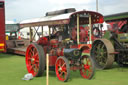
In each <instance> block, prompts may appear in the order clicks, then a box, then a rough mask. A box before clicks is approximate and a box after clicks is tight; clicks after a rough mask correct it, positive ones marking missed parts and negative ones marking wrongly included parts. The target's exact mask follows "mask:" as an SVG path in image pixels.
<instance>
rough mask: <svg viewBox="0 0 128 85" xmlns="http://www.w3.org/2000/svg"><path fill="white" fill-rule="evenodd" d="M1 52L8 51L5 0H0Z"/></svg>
mask: <svg viewBox="0 0 128 85" xmlns="http://www.w3.org/2000/svg"><path fill="white" fill-rule="evenodd" d="M0 52H6V42H5V7H4V0H0Z"/></svg>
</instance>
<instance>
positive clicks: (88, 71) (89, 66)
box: [80, 55, 95, 79]
mask: <svg viewBox="0 0 128 85" xmlns="http://www.w3.org/2000/svg"><path fill="white" fill-rule="evenodd" d="M80 66H81V68H80V74H81V76H82V77H83V78H85V79H91V78H92V77H93V75H94V72H95V67H94V64H93V62H92V59H91V58H90V57H89V56H87V55H84V56H82V59H81V64H80Z"/></svg>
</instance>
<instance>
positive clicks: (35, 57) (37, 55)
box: [26, 43, 45, 77]
mask: <svg viewBox="0 0 128 85" xmlns="http://www.w3.org/2000/svg"><path fill="white" fill-rule="evenodd" d="M26 67H27V70H28V72H29V73H32V75H33V76H34V77H37V76H42V74H43V72H44V70H45V55H44V50H43V48H42V46H40V45H38V44H36V43H32V44H30V45H29V46H28V48H27V50H26Z"/></svg>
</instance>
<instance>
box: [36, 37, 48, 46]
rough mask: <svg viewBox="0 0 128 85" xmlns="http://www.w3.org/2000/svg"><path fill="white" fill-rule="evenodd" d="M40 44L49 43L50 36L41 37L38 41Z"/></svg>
mask: <svg viewBox="0 0 128 85" xmlns="http://www.w3.org/2000/svg"><path fill="white" fill-rule="evenodd" d="M37 43H38V44H40V45H47V44H48V38H47V37H41V38H40V39H39V40H38V41H37Z"/></svg>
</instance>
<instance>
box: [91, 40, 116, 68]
mask: <svg viewBox="0 0 128 85" xmlns="http://www.w3.org/2000/svg"><path fill="white" fill-rule="evenodd" d="M111 53H114V47H113V45H112V43H111V42H110V41H109V40H107V39H98V40H95V41H94V43H93V45H92V49H91V57H92V59H93V62H94V64H95V66H96V67H97V68H99V69H106V68H110V67H111V66H112V64H113V62H114V55H113V54H111Z"/></svg>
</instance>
